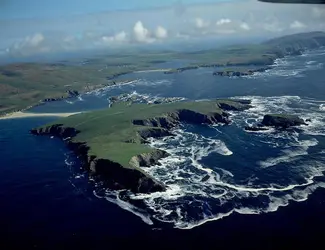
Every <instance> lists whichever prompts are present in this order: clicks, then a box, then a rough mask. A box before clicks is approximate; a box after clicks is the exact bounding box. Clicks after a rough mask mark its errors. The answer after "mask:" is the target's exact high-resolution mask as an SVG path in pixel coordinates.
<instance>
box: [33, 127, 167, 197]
mask: <svg viewBox="0 0 325 250" xmlns="http://www.w3.org/2000/svg"><path fill="white" fill-rule="evenodd" d="M30 132H31V133H32V134H34V135H51V136H56V137H59V138H61V139H63V140H64V141H65V142H66V144H67V146H68V148H69V149H71V150H72V151H74V152H75V153H76V154H77V155H79V157H80V158H81V159H82V161H83V162H84V164H85V167H86V168H87V169H88V170H89V171H90V173H91V174H95V175H99V176H100V177H102V178H103V179H104V181H105V183H106V184H107V185H108V186H109V187H110V188H114V189H128V190H131V191H132V192H134V193H151V192H161V191H164V190H166V187H165V185H164V184H162V183H160V182H158V181H157V180H155V179H154V178H152V177H151V176H149V175H147V174H146V173H145V172H143V171H142V170H141V169H139V168H136V167H134V168H125V167H123V166H121V165H120V164H118V163H116V162H113V161H110V160H108V159H100V158H97V157H96V156H92V155H88V152H89V147H88V146H87V144H86V143H78V142H73V140H71V139H72V138H73V137H74V136H76V135H77V134H78V133H79V131H77V130H76V129H74V128H69V127H63V126H62V125H61V124H55V125H51V126H48V127H45V128H39V129H32V130H31V131H30ZM166 154H167V153H165V152H164V151H157V152H153V153H152V155H142V156H136V158H134V159H133V162H134V163H135V162H137V160H136V159H138V165H139V166H144V164H145V163H146V164H156V163H157V161H158V159H160V158H161V157H164V156H166Z"/></svg>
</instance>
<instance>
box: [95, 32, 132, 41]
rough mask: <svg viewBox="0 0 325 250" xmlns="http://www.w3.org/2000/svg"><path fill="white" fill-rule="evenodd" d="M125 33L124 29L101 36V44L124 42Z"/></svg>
mask: <svg viewBox="0 0 325 250" xmlns="http://www.w3.org/2000/svg"><path fill="white" fill-rule="evenodd" d="M127 41H128V39H127V34H126V32H125V31H121V32H119V33H117V34H115V35H114V36H102V37H101V42H102V43H101V44H111V43H124V42H127Z"/></svg>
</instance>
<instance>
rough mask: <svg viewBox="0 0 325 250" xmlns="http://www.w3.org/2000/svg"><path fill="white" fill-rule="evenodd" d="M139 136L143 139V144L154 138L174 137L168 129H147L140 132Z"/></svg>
mask: <svg viewBox="0 0 325 250" xmlns="http://www.w3.org/2000/svg"><path fill="white" fill-rule="evenodd" d="M138 135H139V136H140V137H141V138H142V139H143V142H145V141H146V139H148V138H150V137H153V138H161V137H166V136H172V135H173V134H172V133H171V132H170V131H169V130H168V129H166V128H159V127H158V128H145V129H141V130H139V131H138Z"/></svg>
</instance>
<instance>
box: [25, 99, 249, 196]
mask: <svg viewBox="0 0 325 250" xmlns="http://www.w3.org/2000/svg"><path fill="white" fill-rule="evenodd" d="M248 108H250V101H249V100H231V99H229V100H214V101H192V102H173V103H163V104H144V103H133V104H132V103H130V102H116V103H114V104H113V105H112V106H111V108H107V109H103V110H99V111H92V112H85V113H82V114H76V115H72V116H69V117H66V118H61V119H59V120H57V121H55V123H52V124H47V125H44V126H41V127H39V128H35V129H32V130H31V131H30V132H31V133H32V134H34V135H48V136H56V137H59V138H61V139H62V140H64V141H65V143H66V144H67V146H68V148H70V149H71V150H73V151H74V152H75V153H76V154H77V155H78V156H79V157H80V159H81V160H82V161H83V162H84V166H85V168H86V169H87V170H89V172H90V173H91V174H95V175H99V176H101V177H102V178H103V179H104V180H105V183H106V185H107V186H108V187H110V188H112V189H128V190H130V191H132V192H134V193H151V192H161V191H164V190H166V186H165V184H164V183H160V182H159V181H157V180H155V179H154V178H153V177H151V176H149V175H148V174H147V173H146V172H145V170H144V169H145V168H146V167H150V166H151V165H153V164H158V161H159V159H161V158H164V157H167V156H168V153H167V152H165V151H162V150H159V149H155V148H152V147H149V146H148V144H147V142H148V138H150V137H154V138H160V137H165V136H173V130H172V129H173V128H175V127H177V126H179V125H180V124H181V123H191V124H198V125H212V124H216V123H222V124H230V115H229V114H228V113H227V112H226V110H238V111H240V110H244V109H248Z"/></svg>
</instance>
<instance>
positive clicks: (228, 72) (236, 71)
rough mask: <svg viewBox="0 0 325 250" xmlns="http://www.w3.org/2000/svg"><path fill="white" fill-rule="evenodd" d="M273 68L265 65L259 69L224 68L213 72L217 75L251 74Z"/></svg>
mask: <svg viewBox="0 0 325 250" xmlns="http://www.w3.org/2000/svg"><path fill="white" fill-rule="evenodd" d="M269 69H271V67H263V68H258V69H250V70H222V71H216V72H214V73H213V75H215V76H227V77H231V76H237V77H240V76H249V75H253V74H254V73H256V72H265V71H266V70H269Z"/></svg>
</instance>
